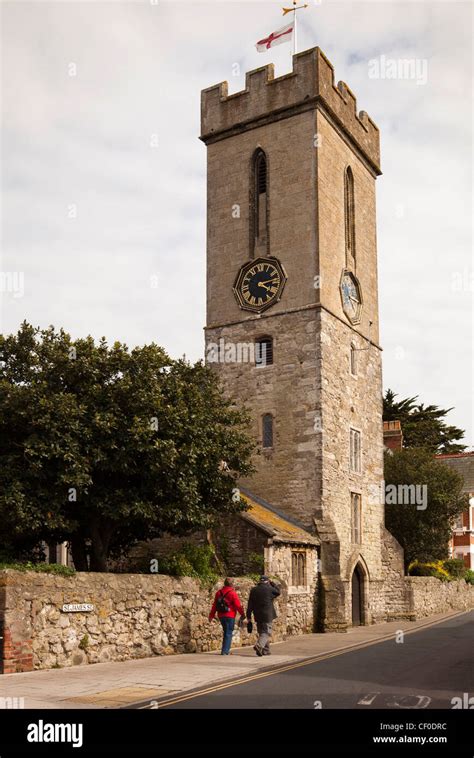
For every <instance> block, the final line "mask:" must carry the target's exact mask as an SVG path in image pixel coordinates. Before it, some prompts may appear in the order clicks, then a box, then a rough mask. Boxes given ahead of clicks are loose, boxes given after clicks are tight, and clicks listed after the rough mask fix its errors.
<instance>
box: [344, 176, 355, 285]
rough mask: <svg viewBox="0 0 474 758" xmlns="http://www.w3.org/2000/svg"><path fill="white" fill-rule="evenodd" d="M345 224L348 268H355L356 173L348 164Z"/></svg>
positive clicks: (345, 183) (345, 181)
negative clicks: (354, 173)
mask: <svg viewBox="0 0 474 758" xmlns="http://www.w3.org/2000/svg"><path fill="white" fill-rule="evenodd" d="M344 225H345V235H346V268H351V269H353V270H355V264H356V251H355V220H354V175H353V173H352V169H351V167H350V166H348V167H347V168H346V170H345V173H344Z"/></svg>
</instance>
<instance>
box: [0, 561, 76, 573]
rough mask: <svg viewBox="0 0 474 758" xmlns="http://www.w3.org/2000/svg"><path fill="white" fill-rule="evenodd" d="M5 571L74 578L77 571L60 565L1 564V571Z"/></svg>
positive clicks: (28, 562) (29, 562) (27, 562)
mask: <svg viewBox="0 0 474 758" xmlns="http://www.w3.org/2000/svg"><path fill="white" fill-rule="evenodd" d="M3 569H14V570H15V571H37V572H39V573H43V574H60V575H61V576H72V575H73V574H75V573H76V572H75V570H74V569H73V568H70V567H69V566H62V565H61V564H59V563H31V561H26V562H25V563H18V562H11V563H8V562H6V563H0V571H3Z"/></svg>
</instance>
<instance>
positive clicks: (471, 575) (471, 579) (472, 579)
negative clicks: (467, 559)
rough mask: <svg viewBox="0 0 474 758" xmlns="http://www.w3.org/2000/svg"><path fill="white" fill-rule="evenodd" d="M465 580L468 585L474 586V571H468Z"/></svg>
mask: <svg viewBox="0 0 474 758" xmlns="http://www.w3.org/2000/svg"><path fill="white" fill-rule="evenodd" d="M464 579H465V581H466V582H467V583H468V584H474V571H473V570H472V569H466V573H465V574H464Z"/></svg>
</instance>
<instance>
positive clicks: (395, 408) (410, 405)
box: [383, 389, 466, 453]
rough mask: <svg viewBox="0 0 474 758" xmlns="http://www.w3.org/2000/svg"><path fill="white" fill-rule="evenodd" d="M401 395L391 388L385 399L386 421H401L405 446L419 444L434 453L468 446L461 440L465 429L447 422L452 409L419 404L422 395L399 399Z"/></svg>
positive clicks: (456, 450)
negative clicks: (446, 417)
mask: <svg viewBox="0 0 474 758" xmlns="http://www.w3.org/2000/svg"><path fill="white" fill-rule="evenodd" d="M396 397H398V396H397V395H396V394H395V393H394V392H392V390H390V389H389V390H387V392H386V393H385V397H384V399H383V420H384V421H400V422H401V425H402V432H403V445H404V447H419V448H426V449H427V450H431V452H432V453H459V452H462V451H463V450H465V448H466V445H463V444H462V443H460V442H458V440H461V439H462V438H463V437H464V431H463V430H462V429H458V428H457V427H456V426H452V425H449V424H446V423H445V421H444V418H445V416H447V414H448V413H449V411H451V410H452V408H447V409H442V408H439V407H438V406H437V405H427V406H426V407H425V405H424V404H423V403H417V402H416V401H417V400H418V396H417V395H416V396H415V397H407V398H405V399H404V400H395V398H396Z"/></svg>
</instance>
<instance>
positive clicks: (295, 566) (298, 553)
mask: <svg viewBox="0 0 474 758" xmlns="http://www.w3.org/2000/svg"><path fill="white" fill-rule="evenodd" d="M291 584H292V585H293V586H294V587H301V586H303V585H305V584H306V553H305V552H303V551H302V550H292V552H291Z"/></svg>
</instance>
